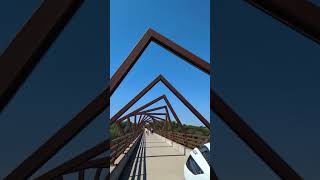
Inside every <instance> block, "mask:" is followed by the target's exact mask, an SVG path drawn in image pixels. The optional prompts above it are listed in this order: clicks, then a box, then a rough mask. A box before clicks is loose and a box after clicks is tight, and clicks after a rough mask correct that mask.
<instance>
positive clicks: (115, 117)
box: [111, 75, 210, 129]
mask: <svg viewBox="0 0 320 180" xmlns="http://www.w3.org/2000/svg"><path fill="white" fill-rule="evenodd" d="M160 81H161V82H162V83H163V84H164V85H165V86H166V87H167V88H168V89H169V90H170V91H171V92H172V93H173V94H174V95H175V96H177V97H178V99H179V100H180V101H181V102H182V103H183V104H184V105H185V106H186V107H187V108H188V109H189V110H190V111H191V112H192V113H193V114H194V115H195V116H196V117H197V118H198V119H199V120H200V121H201V122H202V123H203V124H204V125H205V126H206V127H207V128H208V129H210V124H209V122H208V121H207V120H206V119H205V118H204V117H203V116H202V115H201V114H200V113H199V112H198V111H197V110H196V109H195V108H194V107H193V106H192V105H191V104H190V103H189V101H188V100H187V99H186V98H184V97H183V96H182V94H180V93H179V92H178V91H177V90H176V89H175V88H174V87H173V86H172V85H171V84H170V83H169V81H168V80H166V79H165V78H164V77H163V76H162V75H159V76H158V77H157V78H155V79H154V80H153V81H152V82H151V83H150V84H149V85H148V86H147V87H146V88H144V89H143V90H142V91H140V92H139V93H138V95H137V96H135V97H134V98H133V99H132V100H131V101H130V102H129V103H128V104H126V105H125V106H124V107H123V108H122V109H121V110H120V111H118V112H117V114H116V115H114V116H113V117H112V118H111V123H113V122H114V121H116V120H117V119H118V118H119V117H121V116H122V115H123V114H124V113H125V112H126V111H127V110H128V109H129V108H130V107H131V106H133V105H134V104H135V103H136V102H137V101H138V100H139V99H140V98H142V97H143V96H144V95H145V94H146V93H147V92H148V91H149V90H150V89H151V88H152V87H153V86H154V85H156V84H157V83H158V82H160ZM160 99H161V97H159V99H158V100H157V101H159V100H160ZM157 101H156V102H157ZM166 102H167V101H166ZM153 103H154V102H153ZM153 103H151V104H153ZM151 104H146V105H145V106H143V108H139V110H138V109H137V110H135V111H133V112H132V113H129V114H128V115H127V116H131V115H132V114H134V113H136V112H139V111H141V110H142V109H144V108H145V107H147V106H149V105H151ZM168 107H169V108H170V107H171V108H170V110H171V109H172V106H171V105H170V106H169V105H168ZM127 116H124V117H122V118H120V119H118V120H119V121H122V120H124V119H125V118H126V117H127ZM177 121H179V120H177ZM178 123H179V122H178ZM180 124H181V122H180Z"/></svg>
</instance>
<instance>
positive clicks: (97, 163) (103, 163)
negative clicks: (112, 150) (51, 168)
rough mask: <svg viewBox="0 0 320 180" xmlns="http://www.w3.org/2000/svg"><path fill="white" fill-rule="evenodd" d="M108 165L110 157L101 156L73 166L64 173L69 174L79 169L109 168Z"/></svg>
mask: <svg viewBox="0 0 320 180" xmlns="http://www.w3.org/2000/svg"><path fill="white" fill-rule="evenodd" d="M109 167H110V157H103V158H97V159H93V160H90V161H88V162H86V163H83V164H81V165H80V166H78V167H75V168H73V169H71V170H69V171H66V172H65V173H64V174H71V173H74V172H78V171H81V170H86V169H90V168H109Z"/></svg>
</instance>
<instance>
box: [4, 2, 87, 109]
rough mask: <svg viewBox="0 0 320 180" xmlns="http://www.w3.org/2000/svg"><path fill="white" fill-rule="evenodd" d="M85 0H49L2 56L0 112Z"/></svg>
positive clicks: (36, 12)
mask: <svg viewBox="0 0 320 180" xmlns="http://www.w3.org/2000/svg"><path fill="white" fill-rule="evenodd" d="M82 2H83V0H59V1H57V0H45V1H43V3H42V4H41V6H40V7H39V8H38V9H37V10H36V11H35V12H34V13H33V15H32V16H31V18H30V19H29V20H28V22H27V23H25V25H24V26H23V27H22V29H21V30H20V31H19V32H18V34H17V35H16V36H15V38H14V39H13V40H12V42H11V43H10V44H9V46H8V47H7V49H6V50H5V51H4V52H3V53H2V55H1V56H0V72H1V76H0V112H1V111H2V110H3V108H4V107H5V106H6V105H7V104H8V103H9V101H10V99H11V98H12V97H13V96H14V94H15V93H16V92H17V91H18V89H19V87H20V86H21V84H22V83H23V82H24V81H25V80H26V78H27V77H28V75H29V74H30V73H31V72H32V70H33V69H34V67H35V66H36V64H37V63H38V62H39V61H40V59H41V57H42V56H43V55H44V54H45V52H46V51H47V50H48V49H49V47H50V46H51V45H52V43H53V42H54V40H55V39H56V38H57V37H58V36H59V34H60V32H61V31H62V30H63V28H64V27H65V26H66V24H67V23H68V21H69V20H70V19H71V17H72V16H73V15H74V14H75V13H76V11H77V10H78V8H79V7H80V5H81V4H82Z"/></svg>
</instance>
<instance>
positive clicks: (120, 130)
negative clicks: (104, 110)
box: [116, 121, 124, 136]
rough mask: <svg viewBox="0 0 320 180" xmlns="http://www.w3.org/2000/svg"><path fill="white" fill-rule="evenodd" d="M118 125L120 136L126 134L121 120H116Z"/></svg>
mask: <svg viewBox="0 0 320 180" xmlns="http://www.w3.org/2000/svg"><path fill="white" fill-rule="evenodd" d="M116 126H117V129H118V132H119V133H120V136H123V135H124V131H123V128H122V127H121V125H120V121H117V122H116Z"/></svg>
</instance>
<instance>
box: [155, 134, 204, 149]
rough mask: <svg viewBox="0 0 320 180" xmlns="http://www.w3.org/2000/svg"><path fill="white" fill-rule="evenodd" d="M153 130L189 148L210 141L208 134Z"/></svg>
mask: <svg viewBox="0 0 320 180" xmlns="http://www.w3.org/2000/svg"><path fill="white" fill-rule="evenodd" d="M155 132H156V133H158V134H159V135H161V136H163V137H165V138H167V139H170V140H172V141H174V142H177V143H179V144H181V145H184V146H186V147H188V148H191V149H193V148H195V147H197V146H199V145H202V144H205V143H208V142H210V136H203V135H195V134H189V133H181V132H174V131H166V130H155Z"/></svg>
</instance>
